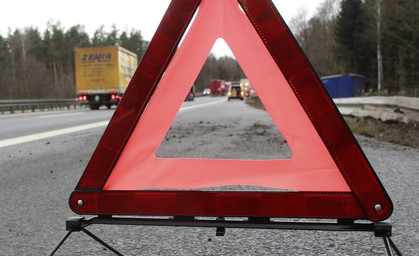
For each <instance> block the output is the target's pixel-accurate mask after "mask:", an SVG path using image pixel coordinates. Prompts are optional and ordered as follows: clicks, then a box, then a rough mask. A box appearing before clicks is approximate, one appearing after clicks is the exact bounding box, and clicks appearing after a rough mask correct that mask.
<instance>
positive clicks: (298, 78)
mask: <svg viewBox="0 0 419 256" xmlns="http://www.w3.org/2000/svg"><path fill="white" fill-rule="evenodd" d="M186 32H187V33H186ZM185 34H186V35H185ZM217 38H223V39H224V40H225V41H226V42H227V44H228V45H229V46H230V48H231V49H232V51H233V53H234V54H235V56H236V58H237V60H238V62H239V63H240V64H241V66H242V68H243V70H244V72H245V73H246V76H247V77H248V78H249V80H250V81H251V83H252V85H253V86H254V87H255V89H256V91H257V92H258V95H259V97H260V99H261V101H262V102H263V103H264V105H265V107H266V109H267V111H268V112H269V114H270V115H271V117H272V119H273V121H274V123H275V124H276V125H277V127H278V129H279V130H281V132H282V133H283V134H284V136H285V137H286V139H287V142H288V143H289V146H290V148H291V150H292V151H293V157H292V158H291V159H289V160H288V159H287V160H268V161H261V160H259V161H246V160H219V159H217V160H215V159H158V158H156V157H155V156H154V154H155V152H156V150H157V149H158V146H159V144H160V142H161V141H162V139H163V137H164V135H165V134H166V132H167V130H168V129H169V128H170V125H171V123H172V122H173V120H174V118H175V116H176V113H177V111H178V109H179V108H180V106H181V104H182V103H183V100H184V97H185V95H186V94H187V92H188V90H189V89H190V85H191V84H193V82H194V80H195V78H196V76H197V75H198V73H199V70H200V68H201V67H202V65H203V63H204V62H205V59H206V58H207V56H208V54H209V51H210V50H211V47H212V45H213V44H214V42H215V40H217ZM173 88H174V89H173ZM167 95H170V97H168V96H167ZM163 102H164V104H163ZM162 104H163V107H162ZM290 111H294V112H293V113H289V112H290ZM214 176H216V177H217V178H214ZM236 184H243V185H254V186H266V187H271V188H276V189H282V190H281V191H269V192H266V191H208V190H202V189H200V188H204V187H216V186H223V185H236ZM284 190H285V191H284ZM69 204H70V207H71V209H72V210H73V211H74V212H76V213H78V214H82V215H98V217H94V218H92V219H90V220H85V219H84V218H76V219H70V220H68V221H67V229H68V230H69V232H72V231H84V232H85V233H86V234H88V235H89V236H91V237H93V238H95V239H96V237H94V236H93V235H92V234H89V233H87V232H86V230H85V227H86V226H88V225H91V224H120V225H165V226H203V227H216V228H217V234H221V235H222V234H223V232H224V228H225V227H231V228H235V227H241V228H277V229H294V230H297V229H306V230H336V231H372V232H375V234H376V236H380V237H383V238H384V241H385V244H386V248H387V252H388V253H389V255H391V248H392V249H394V250H395V251H396V253H397V254H398V255H401V254H400V252H399V251H398V250H397V248H396V246H395V245H394V243H393V242H392V241H391V240H390V235H391V225H389V224H387V223H381V222H379V221H382V220H384V219H386V218H388V217H389V216H390V215H391V213H392V210H393V206H392V202H391V200H390V198H389V196H388V195H387V193H386V191H385V189H384V188H383V186H382V184H381V183H380V181H379V179H378V177H377V176H376V174H375V172H374V170H373V169H372V167H371V165H370V163H369V162H368V160H367V158H366V157H365V155H364V153H363V152H362V150H361V149H360V147H359V145H358V143H357V142H356V140H355V138H354V137H353V134H352V133H351V131H350V130H349V128H348V127H347V125H346V123H345V121H344V120H343V118H342V116H341V115H340V113H339V111H338V110H337V108H336V106H335V105H334V103H333V101H332V100H331V99H330V97H329V96H328V94H327V92H326V91H325V89H324V87H323V85H322V83H321V81H320V80H319V78H318V76H317V75H316V73H315V71H314V70H313V68H312V67H311V65H310V63H309V62H308V60H307V59H306V57H305V55H304V54H303V52H302V51H301V49H300V48H299V46H298V44H297V42H296V41H295V39H294V37H293V35H292V34H291V32H290V31H289V29H288V27H287V26H286V24H285V22H284V21H283V19H282V18H281V16H280V15H279V13H278V12H277V10H276V9H275V7H274V5H273V4H272V3H271V2H270V1H269V0H202V1H199V0H173V1H172V3H171V4H170V6H169V8H168V10H167V12H166V14H165V16H164V18H163V20H162V22H161V24H160V26H159V27H158V29H157V31H156V34H155V35H154V37H153V39H152V41H151V42H150V45H149V47H148V49H147V51H146V53H145V55H144V57H143V59H142V61H141V63H140V65H139V66H138V69H137V71H136V72H135V74H134V76H133V78H132V80H131V82H130V84H129V86H128V88H127V90H126V93H125V95H124V97H123V99H122V101H121V102H120V105H119V106H118V108H117V109H116V111H115V113H114V115H113V117H112V119H111V121H110V123H109V125H108V127H107V129H106V131H105V133H104V135H103V137H102V138H101V140H100V142H99V145H98V146H97V148H96V150H95V152H94V154H93V156H92V158H91V160H90V162H89V164H88V166H87V167H86V170H85V172H84V173H83V175H82V177H81V179H80V181H79V183H78V184H77V187H76V188H75V190H74V192H73V193H72V194H71V196H70V199H69ZM115 215H130V216H138V218H135V217H134V218H133V217H129V218H127V217H116V216H115ZM140 216H141V217H140ZM144 216H149V217H144ZM150 216H168V217H167V218H158V219H154V218H152V217H150ZM200 217H212V218H213V219H212V220H208V219H200ZM224 217H241V219H243V218H242V217H247V218H246V220H245V221H243V220H241V221H227V220H225V219H224ZM271 218H318V219H320V218H321V219H333V220H338V221H337V222H336V221H335V222H333V223H317V222H313V223H302V222H275V221H273V219H272V220H271ZM355 220H369V221H371V223H355V222H354V221H355ZM68 235H69V234H68ZM68 235H67V236H66V237H68ZM66 237H65V238H64V239H63V240H62V242H63V241H64V240H65V239H66ZM96 240H98V239H96ZM98 241H100V240H98ZM62 242H61V243H62ZM100 242H101V243H102V242H103V241H100ZM58 247H59V246H58ZM58 247H57V248H56V249H54V251H53V253H54V252H55V251H56V250H57V249H58ZM114 252H115V251H114ZM53 253H51V254H50V255H52V254H53ZM115 253H117V252H115ZM117 254H118V253H117Z"/></svg>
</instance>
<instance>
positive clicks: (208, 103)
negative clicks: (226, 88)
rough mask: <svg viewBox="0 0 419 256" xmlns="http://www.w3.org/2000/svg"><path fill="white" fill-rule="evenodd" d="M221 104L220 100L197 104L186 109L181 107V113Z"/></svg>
mask: <svg viewBox="0 0 419 256" xmlns="http://www.w3.org/2000/svg"><path fill="white" fill-rule="evenodd" d="M220 102H221V100H218V101H212V102H207V103H202V104H197V105H192V106H185V107H181V108H180V110H179V111H182V110H189V109H193V108H200V107H205V106H209V105H213V104H217V103H220Z"/></svg>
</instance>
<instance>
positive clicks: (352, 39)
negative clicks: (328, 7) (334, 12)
mask: <svg viewBox="0 0 419 256" xmlns="http://www.w3.org/2000/svg"><path fill="white" fill-rule="evenodd" d="M340 7H341V9H340V12H339V14H338V17H337V20H336V27H335V39H336V42H337V44H338V45H337V51H336V56H337V57H338V59H339V61H341V62H342V63H344V68H345V70H344V71H345V73H363V72H364V71H365V70H363V68H362V60H361V59H362V54H365V52H362V51H363V50H364V49H363V47H364V45H363V44H364V43H365V42H364V40H363V38H362V33H363V32H364V30H365V26H364V22H363V15H362V1H361V0H342V2H341V4H340Z"/></svg>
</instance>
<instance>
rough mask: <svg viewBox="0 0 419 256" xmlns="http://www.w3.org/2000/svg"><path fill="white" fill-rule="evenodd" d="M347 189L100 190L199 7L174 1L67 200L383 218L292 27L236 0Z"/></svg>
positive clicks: (109, 210)
mask: <svg viewBox="0 0 419 256" xmlns="http://www.w3.org/2000/svg"><path fill="white" fill-rule="evenodd" d="M238 3H239V4H240V5H241V7H242V9H243V10H244V12H245V13H246V15H247V17H248V18H249V20H250V21H251V23H252V24H253V26H254V28H255V30H256V31H257V33H258V34H259V36H260V38H261V39H262V41H263V42H264V44H265V46H266V48H267V49H268V51H269V53H270V54H271V56H272V58H273V60H274V61H275V62H276V64H277V66H278V67H279V69H280V70H281V71H282V73H283V74H284V77H285V78H286V80H287V81H288V83H289V84H290V86H291V89H292V90H293V92H294V94H295V95H296V97H297V98H298V100H299V102H300V103H301V106H302V107H303V108H304V111H305V112H306V113H307V116H308V117H309V119H310V121H311V122H312V124H313V126H314V128H315V129H316V131H317V132H318V134H319V136H320V137H321V139H322V140H323V142H324V144H325V146H326V148H327V149H328V151H329V153H330V155H331V156H332V158H333V160H334V161H335V163H336V165H337V166H338V168H339V170H340V172H341V174H342V176H343V177H344V178H345V180H346V182H347V184H348V186H349V187H350V189H351V191H352V192H253V191H252V192H212V191H211V192H210V191H179V190H165V191H113V190H103V186H104V185H105V183H106V181H107V179H108V177H109V175H110V173H111V172H112V169H113V167H114V165H115V163H116V161H117V159H118V157H119V155H120V154H121V152H122V150H123V148H124V146H125V144H126V142H127V141H128V139H129V137H130V135H131V132H132V130H133V128H134V127H135V125H136V123H137V121H138V120H139V119H140V117H141V115H142V113H143V111H144V109H145V106H146V105H147V103H148V101H149V100H150V98H151V96H152V94H153V91H154V90H155V88H156V86H157V84H158V82H159V80H160V78H161V77H162V74H163V73H164V71H165V69H166V67H167V66H168V64H169V62H170V60H171V58H172V56H173V55H174V53H175V52H176V48H177V46H178V44H179V42H180V40H181V38H182V36H183V34H184V33H185V31H186V28H187V27H188V25H189V23H190V22H191V20H192V17H193V15H194V13H195V12H196V10H197V8H198V7H199V4H200V1H199V0H173V1H172V3H171V4H170V6H169V8H168V10H167V12H166V14H165V16H164V18H163V20H162V22H161V24H160V26H159V28H158V29H157V31H156V34H155V35H154V37H153V39H152V41H151V42H150V45H149V48H148V49H147V51H146V53H145V55H144V57H143V60H142V61H141V63H140V65H139V67H138V69H137V71H136V72H135V74H134V76H133V78H132V80H131V82H130V84H129V86H128V88H127V91H126V93H125V95H124V97H123V99H122V101H121V103H120V105H119V106H118V108H117V110H116V111H115V114H114V115H113V117H112V119H111V121H110V123H109V125H108V127H107V129H106V131H105V133H104V135H103V137H102V138H101V140H100V142H99V145H98V146H97V148H96V150H95V152H94V154H93V156H92V158H91V160H90V162H89V164H88V166H87V168H86V170H85V172H84V173H83V175H82V177H81V179H80V181H79V183H78V184H77V186H76V188H75V190H74V192H73V193H72V194H71V196H70V199H69V204H70V207H71V209H72V210H73V211H74V212H76V213H79V214H93V215H165V216H173V215H192V216H244V217H284V218H288V217H290V218H291V217H298V218H300V217H301V218H351V219H369V220H373V221H378V220H384V219H386V218H388V217H389V216H390V215H391V213H392V211H393V205H392V202H391V200H390V198H389V196H388V195H387V193H386V191H385V189H384V188H383V186H382V184H381V182H380V181H379V179H378V177H377V176H376V174H375V172H374V170H373V169H372V167H371V165H370V163H369V162H368V160H367V158H366V157H365V155H364V153H363V152H362V150H361V149H360V147H359V145H358V143H357V142H356V140H355V138H354V137H353V134H352V133H351V131H350V130H349V128H348V127H347V125H346V123H345V121H344V120H343V118H342V116H341V115H340V113H339V111H338V110H337V108H336V106H335V105H334V103H333V101H332V100H331V99H330V97H329V96H328V94H327V92H326V91H325V89H324V88H323V85H322V84H321V81H320V80H319V78H318V76H317V75H316V73H315V71H314V70H313V68H312V67H311V65H310V63H309V62H308V61H307V59H306V57H305V55H304V54H303V52H302V51H301V49H300V47H299V46H298V43H297V42H296V41H295V39H294V37H293V35H292V33H291V32H290V30H289V29H288V27H287V26H286V24H285V22H284V21H283V19H282V18H281V16H280V15H279V13H278V11H277V10H276V8H275V7H274V5H273V4H272V2H271V1H269V0H238Z"/></svg>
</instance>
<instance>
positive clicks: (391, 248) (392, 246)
mask: <svg viewBox="0 0 419 256" xmlns="http://www.w3.org/2000/svg"><path fill="white" fill-rule="evenodd" d="M383 240H384V245H385V246H386V250H387V254H388V255H389V256H393V255H394V254H393V251H394V252H395V253H396V254H397V256H402V253H401V252H400V251H399V249H398V248H397V246H396V245H395V244H394V242H393V240H391V238H390V237H389V236H383Z"/></svg>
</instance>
